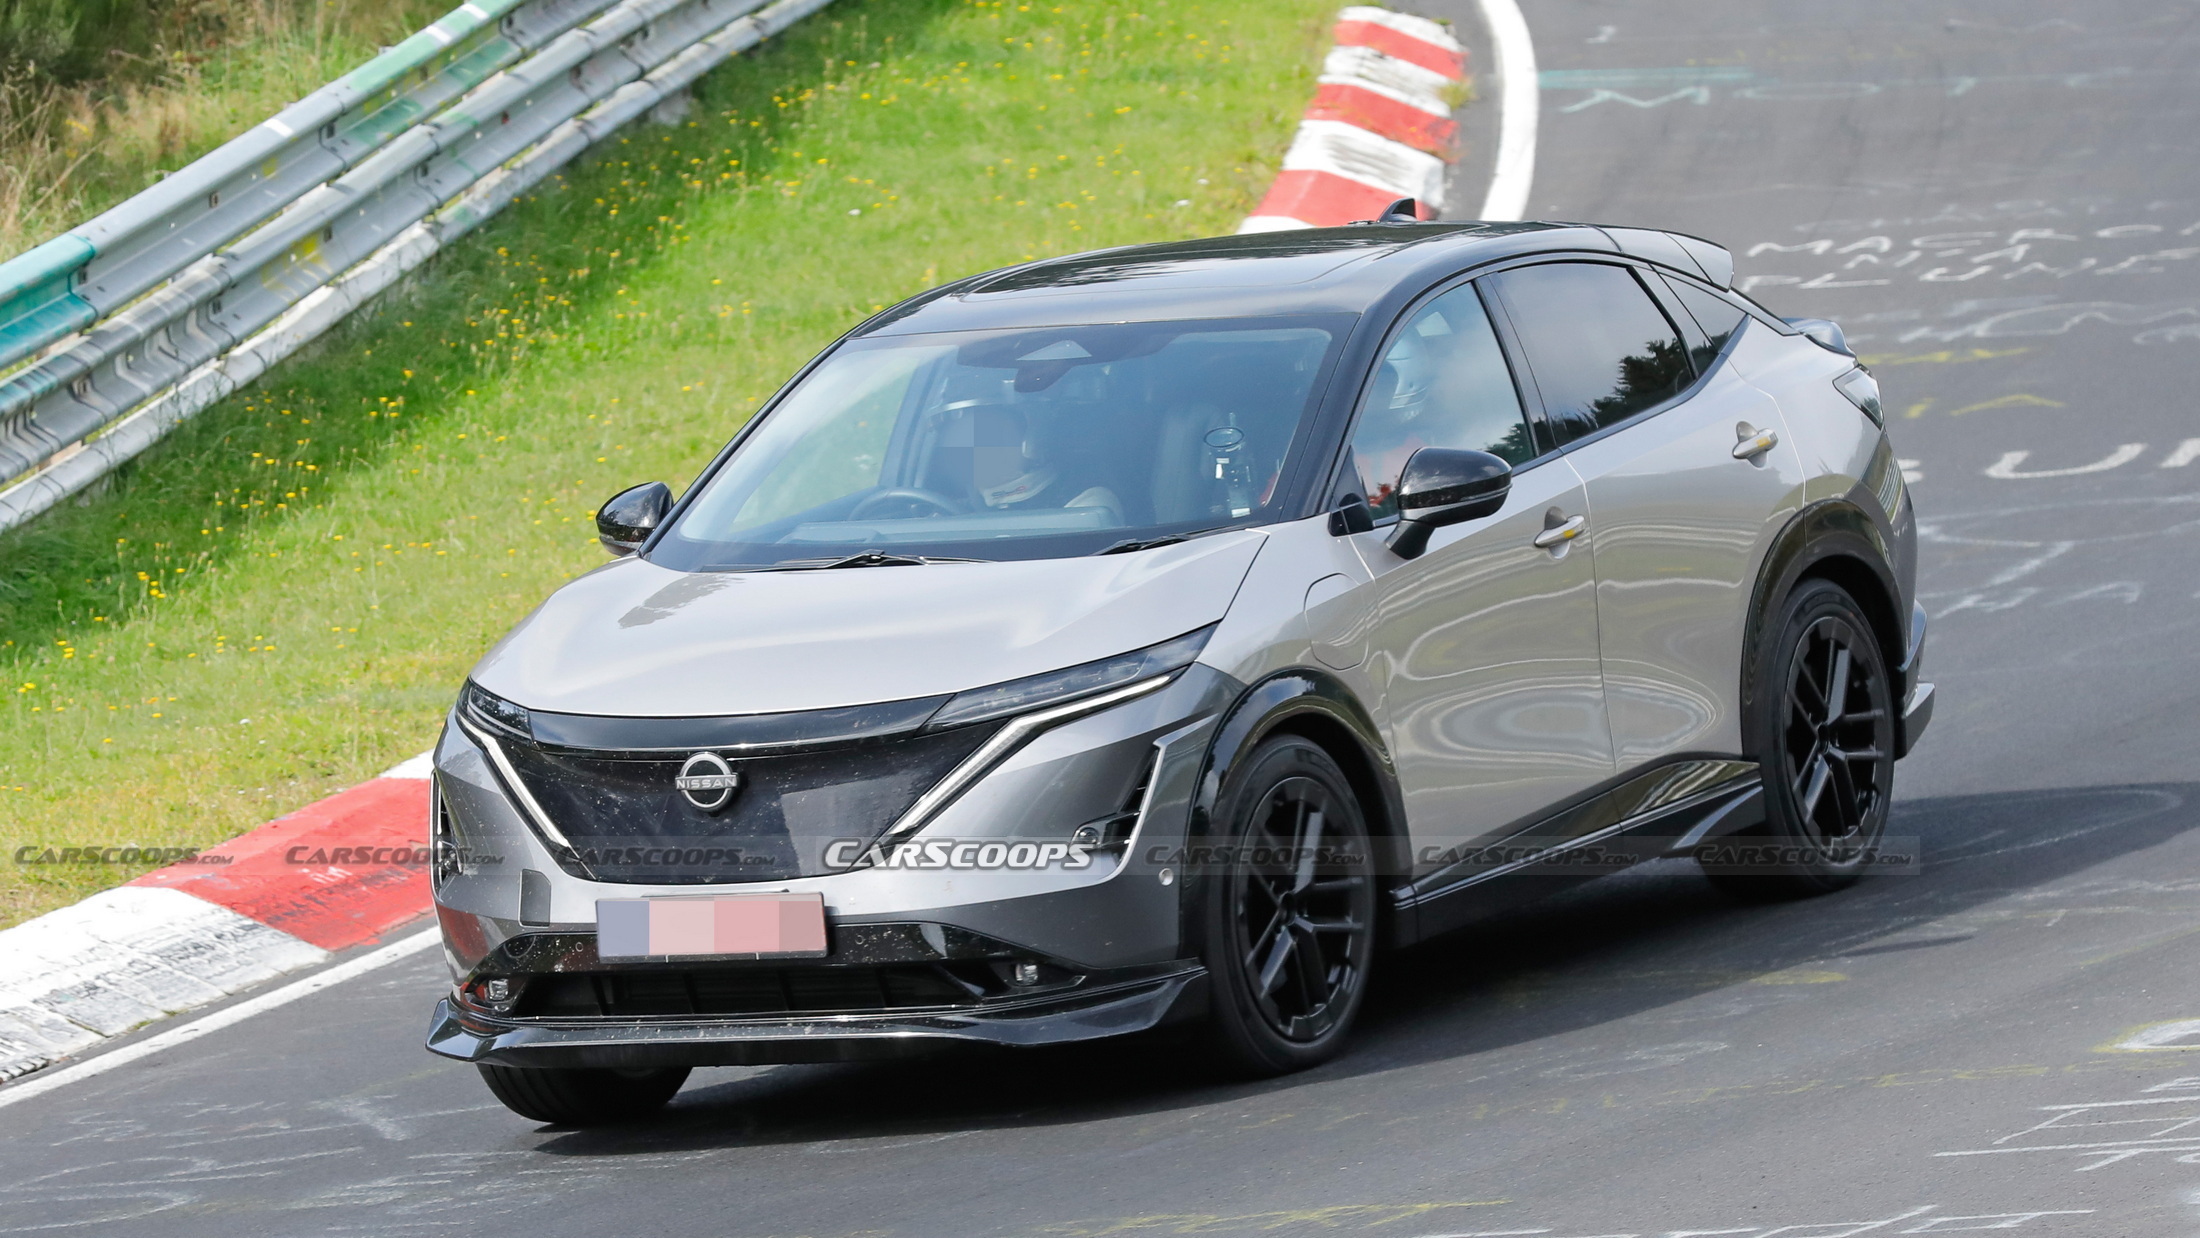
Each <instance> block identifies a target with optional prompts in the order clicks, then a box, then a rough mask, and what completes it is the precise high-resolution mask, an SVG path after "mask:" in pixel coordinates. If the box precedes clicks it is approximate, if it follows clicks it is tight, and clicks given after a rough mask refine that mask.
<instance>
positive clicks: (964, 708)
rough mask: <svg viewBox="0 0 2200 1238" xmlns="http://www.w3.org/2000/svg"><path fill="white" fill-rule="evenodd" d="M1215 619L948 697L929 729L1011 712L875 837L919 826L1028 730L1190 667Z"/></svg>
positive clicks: (1121, 698) (1120, 699) (896, 837)
mask: <svg viewBox="0 0 2200 1238" xmlns="http://www.w3.org/2000/svg"><path fill="white" fill-rule="evenodd" d="M1214 631H1215V625H1213V624H1211V623H1210V624H1208V625H1207V626H1206V627H1203V628H1201V629H1199V630H1198V631H1196V632H1186V633H1185V634H1184V635H1182V636H1179V637H1176V638H1174V639H1172V640H1165V641H1162V642H1161V643H1160V644H1158V645H1148V646H1146V647H1145V648H1144V649H1138V650H1133V651H1132V652H1130V653H1126V654H1120V655H1118V656H1116V657H1113V658H1102V659H1101V660H1100V661H1098V662H1087V663H1085V664H1084V665H1082V666H1073V667H1070V668H1069V669H1068V670H1062V671H1053V672H1050V673H1048V674H1045V675H1033V676H1031V677H1030V678H1028V679H1012V680H1010V681H1009V682H1007V683H1004V684H995V685H994V686H992V687H990V688H976V689H973V690H971V691H969V692H964V693H960V694H958V695H956V696H955V697H952V698H950V699H949V700H948V702H947V704H945V705H942V706H941V707H940V711H939V712H938V713H936V714H934V715H932V721H931V722H930V723H929V724H927V725H928V726H930V727H932V728H938V727H941V726H955V725H960V724H963V723H969V722H979V721H982V720H984V719H988V718H1000V717H1004V716H1006V715H1009V714H1015V715H1017V717H1015V718H1014V719H1013V720H1012V721H1010V722H1009V723H1008V724H1007V725H1006V726H1003V727H1002V728H1001V729H1000V730H998V731H996V732H994V733H993V735H992V736H991V737H990V738H988V739H987V740H986V741H985V743H983V744H981V745H980V746H979V748H978V750H977V751H976V752H973V753H971V754H970V755H969V756H968V757H966V758H964V760H963V763H962V764H960V765H958V766H956V767H955V768H954V770H953V771H951V772H950V773H949V774H948V775H947V777H945V778H942V779H941V780H940V781H939V782H937V783H935V784H933V786H932V789H931V790H929V791H926V792H925V793H924V794H923V795H920V796H918V797H917V802H916V803H914V804H911V805H910V806H909V811H907V812H905V813H903V814H902V815H901V819H900V820H898V821H896V822H894V824H893V825H891V826H889V827H887V830H886V832H885V833H883V834H881V835H879V838H878V841H879V842H880V843H882V844H891V843H896V842H899V841H900V840H902V839H904V838H907V837H908V836H909V835H911V834H914V833H915V832H917V831H918V830H920V829H922V828H924V825H925V823H926V822H928V821H930V820H931V819H932V818H933V817H934V816H937V815H938V814H939V811H940V810H941V809H943V808H945V807H947V806H948V805H949V804H951V803H953V802H954V801H955V799H956V797H957V796H960V795H961V794H962V793H963V792H964V791H967V790H969V789H970V788H971V787H972V786H973V785H975V784H976V783H977V781H978V780H979V779H981V778H983V777H985V776H986V774H987V773H988V772H990V771H991V770H992V769H993V767H994V766H996V765H998V764H1000V763H1001V762H1002V761H1004V760H1006V759H1007V758H1008V755H1009V754H1010V753H1012V752H1014V751H1016V750H1017V749H1018V748H1021V747H1023V745H1024V743H1025V742H1026V741H1028V740H1029V739H1031V737H1032V736H1034V735H1037V734H1039V733H1040V732H1041V731H1044V730H1046V729H1047V728H1049V727H1054V726H1059V725H1061V724H1062V723H1065V722H1068V721H1071V720H1072V719H1075V718H1082V717H1084V716H1085V715H1087V714H1091V713H1096V712H1098V711H1100V710H1103V709H1111V708H1113V707H1115V706H1117V705H1121V704H1124V703H1125V702H1128V701H1131V700H1134V699H1136V698H1138V697H1140V696H1144V695H1146V694H1147V693H1150V692H1153V691H1156V690H1158V689H1160V688H1161V687H1163V686H1164V685H1166V684H1167V683H1168V682H1169V677H1170V676H1171V675H1174V674H1175V673H1176V672H1178V671H1180V670H1183V669H1184V668H1185V667H1187V666H1190V665H1191V664H1192V662H1193V660H1194V659H1196V658H1198V657H1199V651H1200V650H1201V649H1203V648H1205V647H1206V645H1207V638H1208V637H1209V636H1212V635H1214Z"/></svg>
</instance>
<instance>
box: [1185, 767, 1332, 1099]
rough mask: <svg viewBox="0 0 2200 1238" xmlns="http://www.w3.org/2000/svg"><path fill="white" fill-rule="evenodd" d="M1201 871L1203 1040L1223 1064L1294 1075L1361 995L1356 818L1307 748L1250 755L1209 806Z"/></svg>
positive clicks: (1324, 1047)
mask: <svg viewBox="0 0 2200 1238" xmlns="http://www.w3.org/2000/svg"><path fill="white" fill-rule="evenodd" d="M1214 820H1215V823H1216V824H1217V825H1218V826H1220V827H1221V828H1220V829H1218V830H1217V831H1216V833H1217V834H1219V835H1220V836H1221V839H1222V841H1223V842H1224V843H1225V848H1224V853H1223V855H1222V856H1221V857H1220V858H1219V859H1217V860H1216V862H1215V863H1213V864H1212V865H1211V867H1210V869H1209V871H1207V872H1206V873H1205V874H1204V881H1205V889H1204V896H1205V897H1204V908H1203V920H1204V924H1203V928H1204V940H1205V949H1204V951H1203V953H1204V955H1205V961H1206V964H1207V970H1208V975H1209V976H1210V978H1211V983H1212V985H1213V986H1214V987H1213V1011H1212V1018H1211V1020H1210V1024H1209V1028H1208V1031H1209V1038H1210V1041H1211V1043H1212V1045H1213V1047H1214V1049H1215V1050H1216V1054H1217V1056H1218V1057H1219V1058H1220V1059H1221V1060H1222V1063H1223V1065H1224V1066H1225V1068H1226V1069H1229V1070H1231V1071H1233V1072H1235V1073H1244V1074H1252V1075H1279V1074H1284V1073H1286V1072H1289V1071H1294V1070H1303V1069H1305V1068H1307V1067H1309V1066H1313V1065H1316V1064H1318V1063H1320V1062H1323V1061H1326V1060H1328V1059H1329V1058H1330V1057H1332V1056H1334V1055H1335V1054H1336V1052H1337V1050H1338V1049H1339V1048H1340V1047H1341V1046H1342V1045H1343V1042H1344V1038H1345V1036H1346V1034H1347V1033H1348V1032H1349V1031H1350V1030H1351V1027H1352V1022H1353V1020H1354V1018H1356V1017H1357V1016H1358V1014H1359V1011H1360V1003H1361V1001H1362V999H1363V998H1364V997H1365V996H1366V993H1367V973H1368V965H1369V963H1370V961H1371V960H1372V957H1373V955H1374V944H1375V878H1374V868H1375V866H1374V863H1373V856H1372V854H1371V853H1370V846H1369V839H1368V833H1367V820H1366V817H1365V815H1364V814H1363V813H1362V812H1361V810H1360V804H1359V800H1358V799H1357V797H1355V796H1354V795H1353V793H1352V786H1351V784H1350V783H1349V782H1348V781H1346V779H1345V776H1344V772H1343V771H1342V770H1340V769H1338V768H1337V763H1336V762H1335V761H1333V760H1331V759H1330V757H1329V754H1328V753H1326V752H1324V751H1323V750H1322V749H1321V748H1320V747H1319V746H1318V745H1316V744H1314V743H1312V742H1310V741H1308V740H1305V739H1301V738H1299V737H1297V736H1280V737H1278V738H1275V739H1271V740H1269V741H1267V742H1266V743H1264V744H1262V745H1261V746H1260V747H1259V748H1258V749H1255V750H1254V752H1253V754H1252V756H1251V757H1249V758H1248V759H1247V760H1246V761H1245V763H1244V764H1243V765H1242V766H1241V767H1240V768H1239V769H1238V770H1237V771H1236V772H1235V773H1233V774H1232V776H1231V777H1230V778H1229V779H1228V781H1227V783H1226V785H1225V787H1224V790H1223V794H1222V795H1221V797H1219V801H1218V802H1217V804H1216V806H1215V818H1214Z"/></svg>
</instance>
